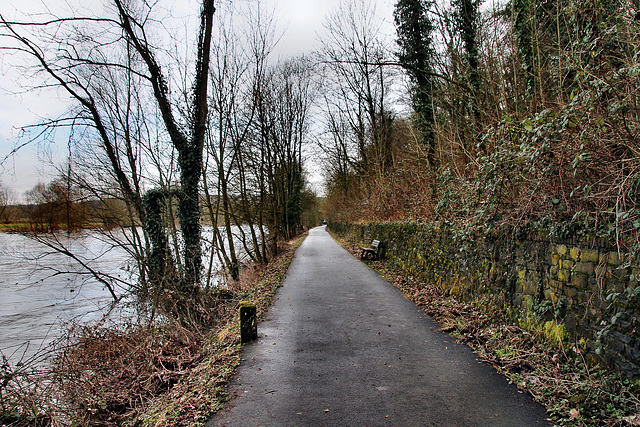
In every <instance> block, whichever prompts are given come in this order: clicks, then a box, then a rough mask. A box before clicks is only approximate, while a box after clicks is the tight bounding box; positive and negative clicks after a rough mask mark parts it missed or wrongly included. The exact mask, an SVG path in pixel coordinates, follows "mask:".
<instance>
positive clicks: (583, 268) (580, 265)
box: [575, 262, 595, 276]
mask: <svg viewBox="0 0 640 427" xmlns="http://www.w3.org/2000/svg"><path fill="white" fill-rule="evenodd" d="M575 271H577V272H578V273H583V274H587V275H589V276H591V275H593V274H594V273H595V266H594V265H593V263H592V262H577V263H576V265H575Z"/></svg>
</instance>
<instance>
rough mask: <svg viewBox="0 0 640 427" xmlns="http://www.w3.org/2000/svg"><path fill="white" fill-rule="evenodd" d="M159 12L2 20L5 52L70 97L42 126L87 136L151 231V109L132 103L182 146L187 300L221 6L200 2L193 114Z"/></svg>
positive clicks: (196, 259)
mask: <svg viewBox="0 0 640 427" xmlns="http://www.w3.org/2000/svg"><path fill="white" fill-rule="evenodd" d="M155 5H156V4H155V3H153V4H148V3H142V2H128V1H127V2H125V1H123V0H113V1H112V3H111V7H112V9H111V11H108V10H107V11H105V12H102V13H101V14H100V15H94V16H70V17H60V16H46V15H38V21H33V20H30V21H21V22H18V21H10V20H8V19H6V18H5V17H4V16H3V15H0V28H1V29H0V31H1V32H0V37H2V39H3V43H2V44H3V45H4V46H5V47H4V48H3V49H4V50H9V51H12V52H14V53H17V54H22V55H24V57H25V58H27V59H28V60H29V61H30V64H32V65H31V66H33V67H34V68H35V69H37V70H38V71H39V72H40V73H41V75H42V78H43V80H44V81H45V83H44V86H45V87H57V88H59V89H60V90H62V91H64V92H66V94H68V95H69V96H70V98H71V99H72V101H73V107H72V110H71V111H70V114H68V115H67V116H65V117H62V118H57V119H53V120H50V121H48V122H46V123H45V124H44V125H45V126H50V127H56V126H70V127H72V128H74V129H78V130H84V132H85V133H86V135H87V137H90V138H91V139H92V140H93V141H95V144H96V148H95V150H96V152H99V153H100V155H101V157H102V158H103V159H104V160H105V161H106V162H107V164H108V165H109V172H110V177H109V181H111V180H113V182H116V183H117V187H118V192H119V193H120V194H121V195H122V197H123V199H124V200H125V201H126V203H127V204H128V205H129V206H131V208H132V212H133V213H134V214H135V216H136V217H137V218H138V219H139V221H141V222H142V223H143V224H144V223H145V217H146V210H145V206H144V203H143V199H142V195H143V193H144V191H143V188H144V186H145V183H144V181H143V179H142V177H141V175H140V170H139V167H140V164H141V162H142V160H141V157H140V151H141V150H140V145H139V144H140V139H141V138H143V137H144V133H143V132H142V130H143V129H135V128H132V127H131V124H132V123H133V122H134V121H135V120H134V119H135V117H134V116H135V115H138V114H143V115H144V114H146V112H145V110H148V108H145V109H139V108H133V107H134V105H136V103H134V102H132V101H134V100H135V101H136V102H137V105H138V106H139V105H141V104H142V102H141V100H144V101H145V102H148V103H150V104H147V105H152V106H153V108H152V109H151V111H154V109H155V111H157V112H158V113H159V114H158V116H159V118H160V120H159V124H161V126H162V128H163V130H164V134H163V137H165V138H167V139H168V141H170V143H171V146H172V148H173V149H175V151H176V153H177V165H178V166H179V170H180V178H179V183H180V188H179V191H178V192H177V195H178V214H179V218H180V229H181V236H182V239H183V241H184V244H183V248H184V249H183V256H182V259H183V262H184V268H183V269H181V270H180V272H181V277H180V280H179V281H178V291H179V293H180V294H181V295H184V296H185V297H186V298H185V302H186V301H188V300H189V297H190V296H193V295H194V294H195V293H197V289H198V284H199V282H200V279H201V270H202V260H201V258H202V256H201V246H200V245H201V239H200V237H201V236H200V235H201V225H200V205H199V186H200V177H201V173H200V172H201V169H202V153H203V147H204V140H205V134H206V129H207V115H208V98H207V95H208V93H207V92H208V76H209V62H210V58H209V55H210V45H211V35H212V26H213V15H214V12H215V8H214V1H213V0H203V1H202V4H201V10H200V19H199V21H200V22H199V27H200V29H199V34H198V36H197V37H196V39H195V41H194V43H195V45H196V50H197V53H196V58H195V61H194V62H193V63H194V65H195V67H194V69H193V71H192V73H191V74H190V79H191V82H192V83H191V88H190V91H189V95H188V97H187V99H186V102H185V104H186V106H185V108H179V106H178V104H179V101H180V100H177V99H175V98H174V97H173V95H172V91H171V88H170V81H171V80H170V78H169V75H168V74H167V71H168V70H170V69H171V68H170V67H169V66H168V64H165V66H164V67H163V61H164V60H167V55H165V54H164V51H163V50H162V49H161V48H160V43H161V41H160V40H159V39H158V38H156V37H155V34H154V31H157V30H158V28H159V27H158V26H154V24H156V23H157V21H156V20H155V19H154V12H155V9H154V6H155ZM160 28H161V27H160ZM154 43H158V44H157V45H156V44H154ZM136 97H139V99H135V98H136ZM115 106H118V108H115ZM146 123H148V122H146ZM146 142H147V143H149V141H146Z"/></svg>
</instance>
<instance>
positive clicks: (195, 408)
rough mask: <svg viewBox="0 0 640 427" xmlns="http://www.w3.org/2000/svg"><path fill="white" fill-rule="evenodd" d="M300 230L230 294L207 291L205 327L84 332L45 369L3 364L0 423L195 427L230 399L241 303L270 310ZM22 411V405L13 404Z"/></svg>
mask: <svg viewBox="0 0 640 427" xmlns="http://www.w3.org/2000/svg"><path fill="white" fill-rule="evenodd" d="M304 237H305V236H304V235H303V236H300V237H299V238H297V239H295V240H293V241H291V242H287V243H284V244H283V245H282V247H281V253H280V255H279V256H278V257H276V258H274V259H273V260H272V261H271V262H270V263H269V264H268V265H266V266H252V267H249V268H247V269H246V270H245V271H244V274H243V275H242V277H241V279H240V280H239V281H238V282H237V283H234V284H232V285H230V287H229V289H228V291H225V292H220V293H214V294H212V295H211V298H210V299H208V300H207V301H208V302H209V303H210V304H207V306H206V307H203V309H204V311H205V312H207V313H208V314H209V317H210V321H209V323H208V324H207V325H206V326H204V325H201V326H199V327H196V326H193V325H192V326H189V327H187V326H185V325H181V324H177V323H175V322H163V323H158V322H155V323H153V324H149V325H129V326H121V327H118V328H117V329H114V328H109V329H105V328H101V329H96V328H84V329H79V330H77V331H73V333H72V334H71V336H70V342H72V343H73V344H72V345H68V346H61V347H60V352H59V355H58V357H57V358H56V359H55V360H56V361H55V363H53V364H52V366H51V368H50V370H47V372H38V373H35V372H31V373H29V372H28V369H25V368H24V367H13V366H10V365H8V364H3V366H2V372H1V373H2V376H3V378H6V379H7V380H8V381H5V382H4V383H3V385H2V389H1V390H0V410H1V411H2V412H0V421H2V423H3V424H7V425H50V424H51V423H53V424H61V423H62V424H63V423H64V421H65V420H66V421H68V420H70V419H72V420H74V423H77V424H79V425H88V424H100V425H114V426H115V425H123V424H125V425H147V426H160V425H172V426H174V425H175V426H180V425H184V426H187V425H189V426H192V425H198V424H201V423H204V422H205V421H206V420H207V419H208V417H209V416H210V415H211V414H213V413H215V412H216V411H217V410H219V409H220V407H221V406H222V404H223V402H224V401H225V400H226V399H227V395H226V393H225V389H224V386H225V384H226V382H227V381H228V380H229V379H230V378H231V376H232V375H233V372H234V369H235V366H236V365H237V364H238V363H239V358H240V351H241V347H240V345H239V325H238V323H239V322H238V305H239V303H240V302H241V301H243V300H248V301H251V302H253V303H255V304H256V305H257V307H258V314H259V315H262V314H263V313H264V312H265V310H266V309H267V307H268V305H269V303H270V301H271V298H272V297H273V295H274V293H275V291H276V289H277V288H278V287H279V286H280V283H281V282H282V280H283V278H284V276H285V274H286V271H287V269H288V266H289V264H290V263H291V260H292V259H293V256H294V253H295V250H296V249H297V247H298V246H299V245H300V244H301V243H302V240H304ZM16 408H20V409H16Z"/></svg>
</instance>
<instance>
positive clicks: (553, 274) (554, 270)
mask: <svg viewBox="0 0 640 427" xmlns="http://www.w3.org/2000/svg"><path fill="white" fill-rule="evenodd" d="M558 270H559V268H558V267H557V266H553V267H550V268H549V276H551V277H556V276H557V275H558Z"/></svg>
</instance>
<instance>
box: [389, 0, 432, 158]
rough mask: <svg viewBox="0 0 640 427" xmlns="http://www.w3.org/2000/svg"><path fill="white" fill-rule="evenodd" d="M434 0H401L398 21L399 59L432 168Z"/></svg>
mask: <svg viewBox="0 0 640 427" xmlns="http://www.w3.org/2000/svg"><path fill="white" fill-rule="evenodd" d="M432 4H433V2H432V1H425V0H398V2H397V3H396V5H395V10H394V21H395V24H396V32H397V35H398V39H397V43H398V46H399V47H400V52H398V60H399V62H400V64H401V65H402V67H403V68H404V69H405V70H406V72H407V74H408V75H409V78H410V79H411V83H412V85H413V87H412V89H411V91H412V97H411V100H412V104H413V109H414V110H415V112H416V115H417V120H416V122H417V123H416V124H417V127H418V129H419V131H420V133H421V136H422V142H423V145H424V146H425V148H426V150H427V157H428V160H429V163H430V165H431V167H432V168H434V167H435V154H436V142H435V131H434V108H433V105H434V96H433V92H434V86H433V83H434V82H433V78H432V75H433V73H432V68H433V67H432V61H433V56H434V49H433V41H432V36H431V34H432V32H433V24H432V23H431V20H430V18H429V15H428V11H429V8H430V7H431V5H432Z"/></svg>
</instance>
